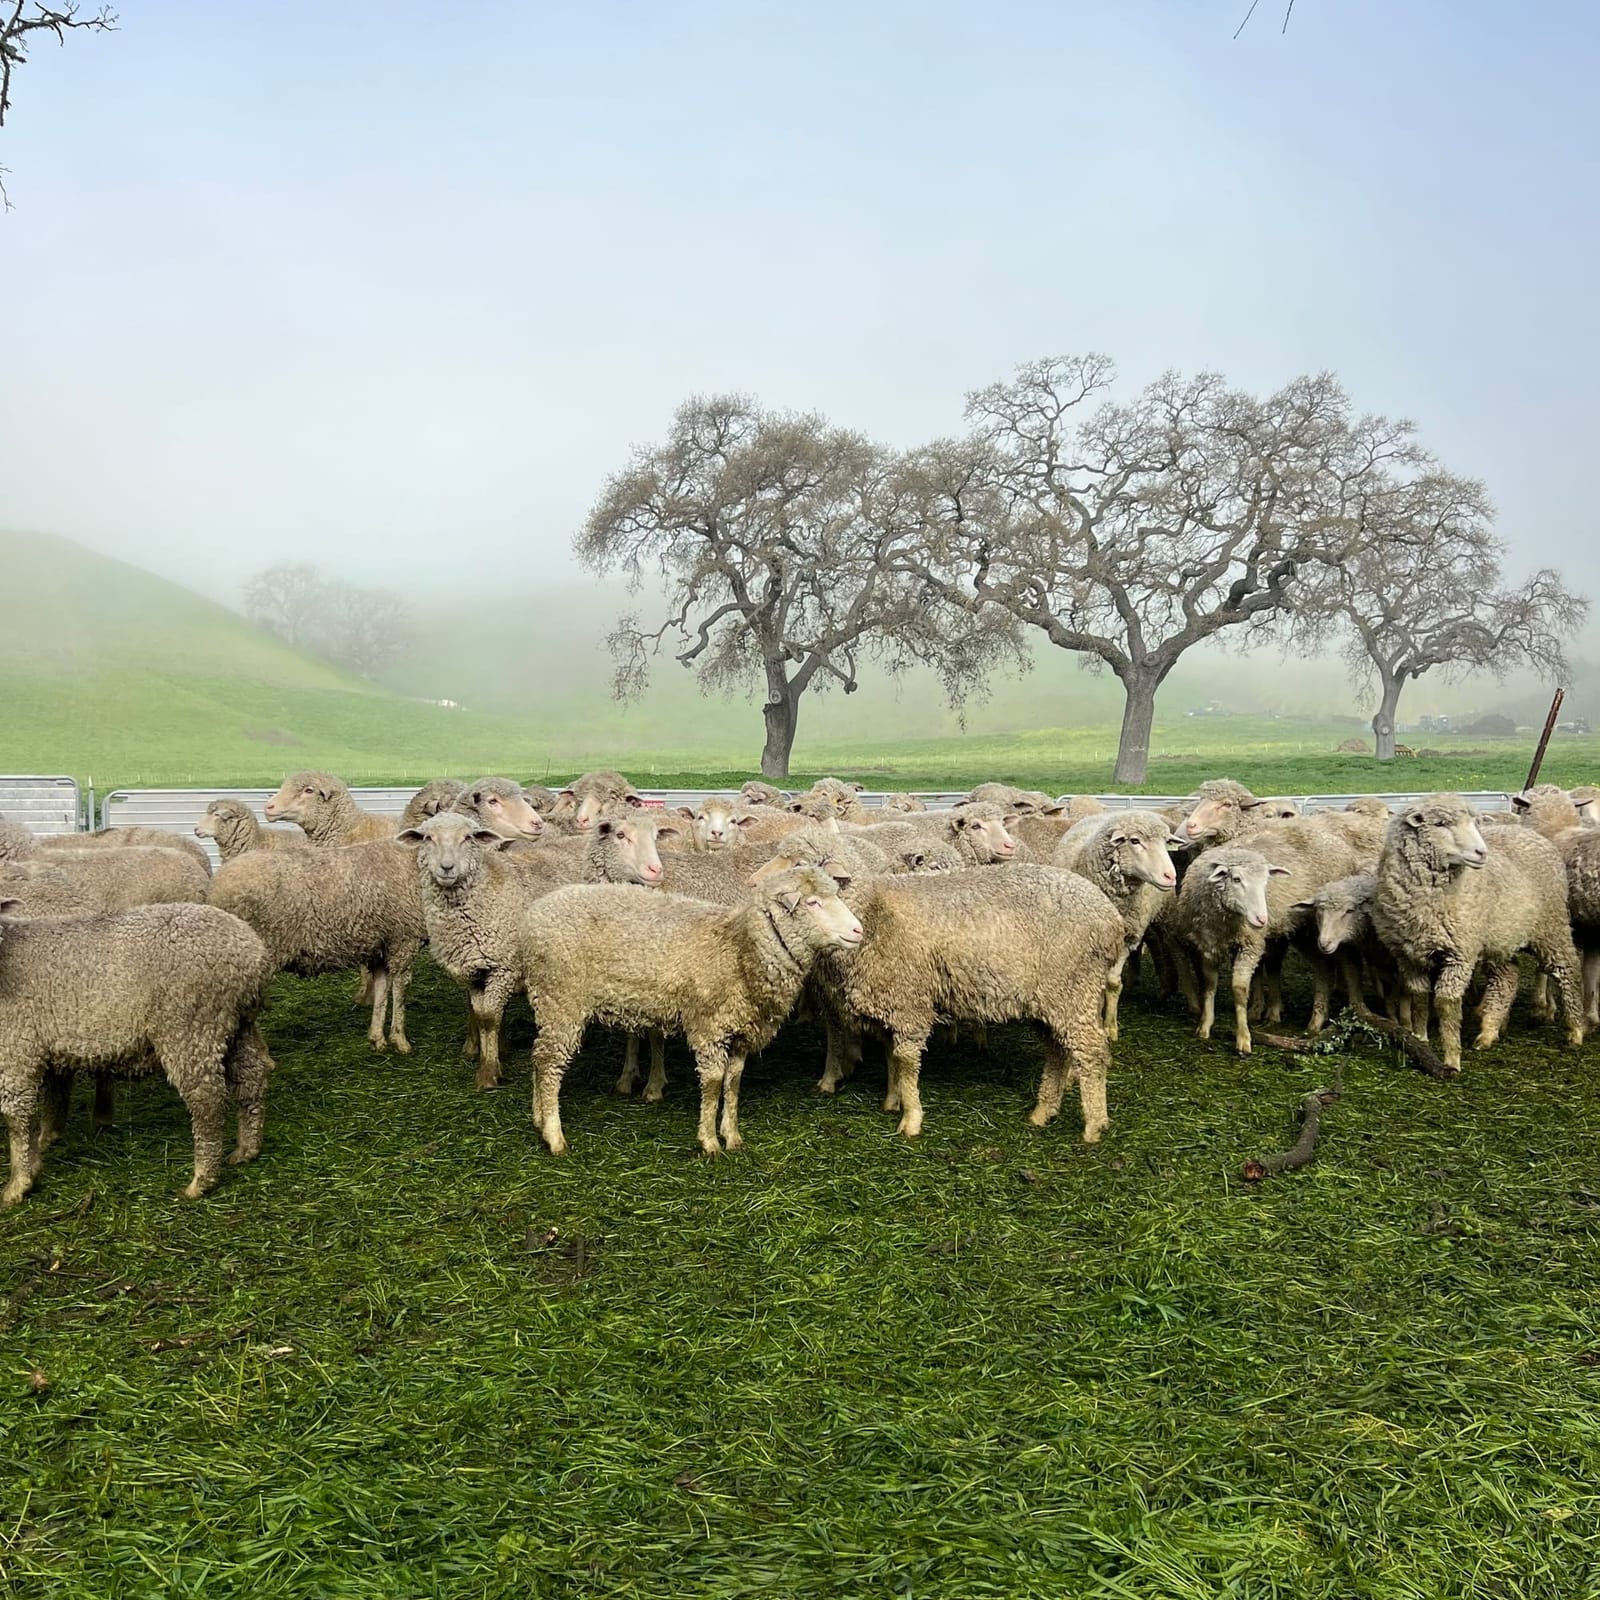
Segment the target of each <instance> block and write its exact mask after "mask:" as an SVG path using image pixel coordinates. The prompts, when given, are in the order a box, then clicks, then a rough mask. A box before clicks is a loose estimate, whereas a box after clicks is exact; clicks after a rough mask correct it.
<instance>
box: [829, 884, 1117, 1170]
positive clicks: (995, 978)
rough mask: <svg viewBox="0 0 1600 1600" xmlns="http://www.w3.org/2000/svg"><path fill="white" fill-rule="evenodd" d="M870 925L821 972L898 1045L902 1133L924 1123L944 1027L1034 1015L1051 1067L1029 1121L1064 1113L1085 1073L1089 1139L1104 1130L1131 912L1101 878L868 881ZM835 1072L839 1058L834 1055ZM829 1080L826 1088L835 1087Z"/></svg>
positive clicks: (892, 1087) (895, 1068) (857, 904)
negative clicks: (932, 1052) (1109, 1023)
mask: <svg viewBox="0 0 1600 1600" xmlns="http://www.w3.org/2000/svg"><path fill="white" fill-rule="evenodd" d="M846 899H847V900H848V902H849V903H850V904H851V905H852V907H853V908H854V910H855V912H856V914H857V916H858V917H859V919H860V922H861V926H862V928H863V929H864V930H865V932H866V939H865V942H864V943H863V944H862V945H861V947H860V948H859V949H858V950H855V951H854V952H850V953H842V954H839V955H835V956H830V957H828V958H826V959H825V960H823V961H822V962H820V963H819V964H818V967H817V984H818V987H819V988H820V989H821V990H822V992H823V993H824V994H825V995H826V996H827V997H828V1000H829V1003H830V1004H831V1005H832V1006H833V1007H834V1008H835V1009H836V1010H837V1011H838V1013H839V1014H841V1015H842V1016H844V1017H847V1018H849V1019H851V1021H852V1022H853V1023H854V1025H855V1026H857V1027H859V1026H860V1025H861V1024H862V1023H870V1024H872V1025H873V1026H875V1027H876V1028H878V1029H880V1030H881V1031H882V1032H883V1033H884V1035H885V1036H886V1038H887V1041H888V1046H889V1091H888V1094H887V1096H886V1097H885V1100H884V1109H885V1110H887V1111H895V1110H898V1111H899V1112H900V1114H901V1115H900V1123H899V1132H900V1133H901V1134H902V1135H903V1136H904V1137H906V1138H908V1139H910V1138H915V1137H917V1135H918V1134H920V1133H921V1131H922V1096H921V1090H920V1086H919V1076H920V1073H921V1065H922V1053H923V1050H924V1049H925V1047H926V1045H927V1042H928V1036H929V1035H930V1034H931V1033H932V1031H933V1027H934V1024H935V1023H936V1022H941V1021H948V1022H953V1023H958V1024H960V1023H969V1024H972V1023H976V1024H983V1023H991V1022H1012V1021H1018V1020H1024V1019H1027V1020H1032V1021H1035V1022H1038V1023H1039V1024H1041V1025H1042V1026H1043V1028H1044V1030H1045V1035H1046V1042H1045V1071H1044V1076H1043V1078H1042V1080H1041V1082H1040V1086H1039V1095H1038V1101H1037V1103H1036V1105H1035V1106H1034V1109H1033V1111H1032V1113H1031V1114H1030V1117H1029V1120H1030V1121H1031V1122H1032V1123H1033V1124H1034V1125H1035V1126H1036V1127H1037V1126H1043V1124H1045V1123H1046V1122H1049V1121H1050V1120H1051V1119H1052V1118H1053V1117H1054V1116H1055V1115H1056V1114H1057V1112H1058V1111H1059V1110H1060V1107H1061V1096H1062V1093H1063V1091H1064V1090H1065V1088H1066V1086H1067V1085H1068V1084H1069V1083H1070V1082H1071V1081H1072V1079H1073V1078H1076V1079H1077V1081H1078V1089H1079V1095H1080V1098H1081V1101H1082V1107H1083V1138H1084V1142H1085V1143H1087V1144H1093V1143H1094V1142H1095V1141H1096V1140H1098V1139H1099V1138H1100V1137H1101V1135H1102V1134H1103V1133H1104V1132H1105V1129H1106V1127H1107V1117H1106V1069H1107V1066H1108V1064H1109V1062H1110V1056H1111V1047H1110V1042H1109V1041H1108V1040H1107V1038H1106V1034H1105V1028H1104V1026H1103V1018H1104V1014H1105V997H1106V985H1107V981H1108V979H1109V976H1110V973H1111V969H1112V968H1113V967H1114V966H1115V965H1117V963H1118V962H1120V961H1121V960H1122V958H1123V955H1124V950H1125V946H1124V940H1123V928H1122V919H1121V917H1119V916H1118V915H1117V913H1116V910H1115V909H1114V908H1113V907H1112V905H1111V903H1110V902H1109V901H1108V900H1107V899H1106V897H1105V896H1104V895H1103V894H1101V893H1100V891H1099V890H1098V889H1096V888H1094V887H1093V885H1091V884H1088V883H1085V882H1084V881H1083V879H1081V878H1078V877H1074V876H1073V875H1071V874H1070V873H1065V872H1060V871H1058V870H1056V869H1055V868H1054V867H1044V866H1035V865H1031V864H1027V863H1019V864H1014V865H1007V866H1002V867H996V868H994V869H991V870H985V871H963V872H949V873H933V874H928V875H923V874H910V875H906V876H901V877H889V878H873V879H868V880H865V881H864V882H862V881H859V880H858V882H857V883H856V885H855V886H854V888H853V889H850V888H847V892H846ZM830 1067H831V1063H830ZM827 1086H828V1085H827V1080H826V1078H825V1079H824V1083H823V1084H822V1085H819V1087H824V1088H826V1087H827Z"/></svg>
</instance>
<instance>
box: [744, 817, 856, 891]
mask: <svg viewBox="0 0 1600 1600" xmlns="http://www.w3.org/2000/svg"><path fill="white" fill-rule="evenodd" d="M796 867H816V868H817V869H818V871H820V872H826V873H827V874H828V875H829V876H830V877H832V878H835V879H837V880H839V881H840V882H843V883H848V882H849V881H850V868H849V866H848V864H847V863H846V862H845V860H844V858H843V857H842V856H841V855H840V854H839V834H838V832H837V830H830V829H827V828H823V827H815V828H796V829H795V831H794V832H793V833H791V834H790V835H789V836H788V837H787V838H786V839H784V840H783V842H782V843H781V844H780V845H779V846H778V849H777V851H776V853H775V854H774V855H773V857H772V859H771V860H770V861H764V862H762V864H761V865H760V866H759V867H757V868H756V870H755V871H754V872H752V873H751V874H750V876H749V878H747V879H746V880H745V881H746V882H747V883H749V884H750V886H751V887H752V888H755V887H759V886H760V885H761V884H762V883H763V882H765V880H766V879H768V878H771V877H775V876H776V875H777V874H778V873H780V872H792V871H793V870H794V869H795V868H796Z"/></svg>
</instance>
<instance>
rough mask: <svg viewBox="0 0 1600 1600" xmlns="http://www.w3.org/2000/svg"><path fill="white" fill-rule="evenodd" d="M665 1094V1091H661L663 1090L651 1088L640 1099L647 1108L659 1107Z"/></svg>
mask: <svg viewBox="0 0 1600 1600" xmlns="http://www.w3.org/2000/svg"><path fill="white" fill-rule="evenodd" d="M664 1093H665V1091H664V1090H661V1089H650V1088H647V1089H646V1090H645V1092H644V1093H643V1094H642V1095H641V1096H640V1097H639V1098H640V1099H641V1100H642V1101H643V1102H644V1103H645V1104H646V1105H647V1106H658V1105H660V1104H661V1101H662V1097H663V1095H664Z"/></svg>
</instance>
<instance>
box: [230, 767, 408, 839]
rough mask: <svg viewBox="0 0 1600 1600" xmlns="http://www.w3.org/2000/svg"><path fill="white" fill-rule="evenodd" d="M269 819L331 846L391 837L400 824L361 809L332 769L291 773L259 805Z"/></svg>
mask: <svg viewBox="0 0 1600 1600" xmlns="http://www.w3.org/2000/svg"><path fill="white" fill-rule="evenodd" d="M261 810H262V815H263V816H265V817H266V819H267V821H268V822H293V823H296V824H298V825H299V827H300V830H301V832H302V833H304V834H305V836H306V838H308V839H309V840H310V841H311V842H312V844H314V845H318V846H321V847H323V848H331V847H333V846H336V845H344V844H364V843H366V842H367V841H368V840H372V839H392V838H394V836H395V834H396V833H398V832H399V831H400V824H399V823H398V822H397V821H395V820H393V819H391V818H389V817H380V816H376V815H374V813H372V812H370V811H363V810H362V809H361V807H360V806H358V805H357V804H356V802H355V797H354V796H353V795H352V794H351V793H350V787H349V785H348V784H347V783H346V782H345V781H344V779H343V778H336V777H335V776H334V775H333V774H332V773H331V772H292V773H290V774H289V776H288V777H287V778H285V779H284V780H283V783H282V784H281V785H280V786H279V789H278V792H277V793H276V794H275V795H273V797H272V798H271V799H270V800H268V801H267V803H266V805H264V806H263V807H262V808H261Z"/></svg>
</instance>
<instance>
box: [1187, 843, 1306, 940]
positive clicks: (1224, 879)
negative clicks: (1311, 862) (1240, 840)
mask: <svg viewBox="0 0 1600 1600" xmlns="http://www.w3.org/2000/svg"><path fill="white" fill-rule="evenodd" d="M1252 858H1253V859H1252ZM1288 875H1289V869H1288V868H1287V867H1279V866H1274V865H1272V864H1271V863H1270V862H1268V861H1267V860H1266V858H1265V857H1263V856H1260V855H1257V854H1256V853H1255V852H1254V851H1253V850H1251V851H1241V852H1240V853H1239V855H1237V856H1235V857H1234V858H1233V859H1232V860H1229V861H1218V862H1217V863H1216V864H1215V865H1214V866H1213V867H1212V868H1211V872H1210V876H1209V878H1208V879H1207V881H1208V882H1209V883H1210V885H1211V889H1212V892H1213V893H1214V894H1215V895H1216V896H1217V898H1218V900H1219V901H1220V902H1221V904H1222V906H1223V908H1224V909H1225V910H1227V911H1229V912H1231V913H1232V914H1233V915H1234V916H1236V917H1237V918H1239V920H1240V921H1241V922H1243V923H1245V924H1246V926H1248V927H1251V928H1256V929H1260V928H1264V927H1266V925H1267V920H1268V915H1269V914H1268V911H1267V880H1268V879H1269V878H1286V877H1288Z"/></svg>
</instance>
